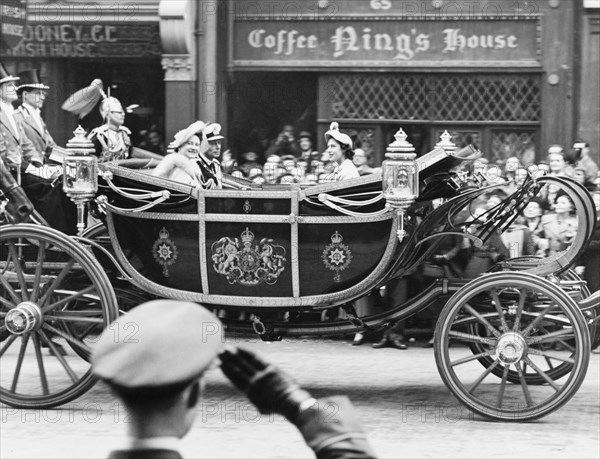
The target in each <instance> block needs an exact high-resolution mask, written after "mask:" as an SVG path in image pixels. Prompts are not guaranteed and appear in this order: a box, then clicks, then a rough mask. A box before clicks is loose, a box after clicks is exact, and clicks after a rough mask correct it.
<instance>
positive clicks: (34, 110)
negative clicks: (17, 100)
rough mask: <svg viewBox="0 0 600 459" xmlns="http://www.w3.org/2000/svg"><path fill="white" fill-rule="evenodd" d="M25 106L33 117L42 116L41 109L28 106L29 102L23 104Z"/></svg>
mask: <svg viewBox="0 0 600 459" xmlns="http://www.w3.org/2000/svg"><path fill="white" fill-rule="evenodd" d="M23 106H24V107H25V108H26V109H27V111H28V112H29V113H31V114H33V115H37V116H39V115H40V109H39V108H36V107H34V106H33V105H31V104H28V103H27V102H23Z"/></svg>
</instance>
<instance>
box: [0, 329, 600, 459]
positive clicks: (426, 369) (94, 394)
mask: <svg viewBox="0 0 600 459" xmlns="http://www.w3.org/2000/svg"><path fill="white" fill-rule="evenodd" d="M232 341H235V343H236V344H240V345H245V346H247V347H248V348H250V349H253V350H256V351H258V352H260V353H261V354H263V355H264V356H266V357H268V358H269V359H270V360H271V361H273V362H274V363H276V364H278V365H279V366H281V367H282V368H284V369H285V370H288V371H289V372H290V373H292V374H294V375H296V376H297V378H298V379H299V380H300V382H301V383H302V385H303V386H305V387H306V388H308V389H309V390H310V391H311V392H312V393H313V394H314V395H316V396H324V395H330V394H347V395H349V396H350V398H351V399H352V400H353V402H354V404H355V406H356V408H357V410H358V411H359V412H360V416H361V419H362V422H363V424H364V426H365V428H366V430H367V432H368V434H369V436H370V439H371V442H372V444H373V447H374V449H375V451H376V452H377V453H378V455H379V456H380V457H386V458H403V457H410V458H413V457H457V458H458V457H460V458H469V457H490V458H496V457H510V458H513V457H531V458H533V457H539V458H549V457H561V458H575V457H577V458H579V457H586V458H587V457H589V458H598V457H600V356H599V355H598V354H593V355H592V357H591V361H590V365H589V370H588V374H587V376H586V379H585V381H584V383H583V385H582V387H581V388H580V389H579V391H578V392H577V394H576V395H575V396H574V397H573V399H572V400H571V401H570V402H569V403H568V404H567V405H566V406H564V407H563V408H561V409H560V410H558V411H556V412H555V413H553V414H551V415H549V416H547V417H545V418H543V419H542V420H539V421H537V422H532V423H497V422H489V421H486V420H483V419H482V418H480V417H479V416H477V415H474V414H472V413H471V412H470V411H469V410H467V409H466V408H464V407H462V405H460V404H459V403H458V402H457V400H456V399H455V398H454V396H453V395H452V394H451V393H450V392H449V390H448V389H447V388H446V387H445V386H444V384H443V383H442V380H441V378H440V376H439V374H438V372H437V369H436V365H435V361H434V357H433V352H432V350H431V349H425V348H422V347H411V348H410V349H409V350H407V351H398V350H394V349H381V350H373V349H371V348H370V347H369V346H368V345H363V346H360V347H353V346H350V345H349V344H348V342H345V341H339V340H314V339H311V340H301V339H297V340H287V341H283V342H277V343H263V342H260V341H255V340H248V339H239V340H232ZM1 411H2V420H1V424H0V443H1V446H0V456H1V457H2V458H44V459H49V458H101V457H105V456H106V454H107V452H108V451H109V449H110V448H111V447H112V446H115V445H118V443H119V441H121V440H122V439H123V436H124V432H125V429H126V426H127V417H126V413H125V412H124V411H123V409H122V407H120V406H119V404H118V403H116V402H115V401H114V399H113V398H112V397H111V395H110V394H109V392H108V391H107V389H106V388H105V387H104V386H102V385H96V386H95V387H94V388H93V389H92V390H91V391H89V392H88V393H86V394H85V395H84V396H82V397H81V398H80V399H78V400H77V401H76V402H72V403H70V404H68V405H66V406H64V407H63V408H62V409H54V410H38V411H35V410H16V409H13V408H10V407H6V406H1ZM183 452H184V454H185V455H186V457H189V458H251V457H252V458H271V457H273V458H275V457H280V458H304V457H312V455H311V451H310V450H309V449H308V448H307V447H306V446H305V445H304V443H303V441H302V439H301V437H300V435H299V434H298V432H297V431H296V430H295V428H294V427H293V426H291V425H290V424H288V423H287V422H286V421H285V420H284V419H283V418H280V417H278V416H275V417H268V416H261V415H260V414H259V413H258V412H257V411H256V410H255V409H254V408H253V407H252V406H249V405H248V404H247V403H246V402H245V400H244V398H243V396H241V395H240V394H239V393H238V392H237V391H236V390H235V389H234V388H233V387H232V386H231V385H230V384H229V382H228V381H227V380H226V379H225V378H224V376H223V375H222V374H221V373H220V371H219V370H214V371H211V372H209V374H208V378H207V386H206V396H205V398H204V399H203V402H202V404H201V405H200V406H199V410H198V417H197V420H196V423H195V425H194V427H193V430H192V432H190V434H188V436H187V437H186V438H185V439H184V442H183Z"/></svg>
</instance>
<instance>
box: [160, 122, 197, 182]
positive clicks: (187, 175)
mask: <svg viewBox="0 0 600 459" xmlns="http://www.w3.org/2000/svg"><path fill="white" fill-rule="evenodd" d="M205 127H206V125H205V124H204V123H203V122H202V121H196V122H194V123H192V124H190V125H189V126H188V127H187V128H185V129H183V130H181V131H179V132H178V133H177V134H175V140H173V142H172V143H171V145H169V149H170V150H174V151H175V153H171V154H168V155H167V156H165V157H164V158H163V159H162V160H161V162H160V163H159V164H158V166H156V169H154V172H153V175H155V176H156V177H163V178H167V179H169V180H173V181H175V182H180V183H185V184H187V185H196V186H203V187H204V177H203V175H202V170H201V169H200V166H199V164H198V161H199V159H200V152H201V151H202V150H203V149H206V148H207V145H206V144H207V142H206V137H205V136H204V135H203V133H202V131H203V129H204V128H205Z"/></svg>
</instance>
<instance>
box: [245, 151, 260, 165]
mask: <svg viewBox="0 0 600 459" xmlns="http://www.w3.org/2000/svg"><path fill="white" fill-rule="evenodd" d="M242 158H244V160H245V161H247V162H249V163H254V162H256V161H258V155H257V154H256V153H254V152H253V151H247V152H246V153H244V154H243V155H242Z"/></svg>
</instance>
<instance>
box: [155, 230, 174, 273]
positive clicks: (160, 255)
mask: <svg viewBox="0 0 600 459" xmlns="http://www.w3.org/2000/svg"><path fill="white" fill-rule="evenodd" d="M152 256H153V257H154V260H155V261H156V262H157V263H158V264H159V265H161V266H162V268H163V276H165V277H169V266H171V265H172V264H173V263H175V261H177V256H178V251H177V246H176V245H175V243H174V242H173V241H171V239H169V232H168V231H167V229H166V228H165V227H164V226H163V229H161V230H160V231H159V233H158V239H157V240H156V241H154V244H153V245H152Z"/></svg>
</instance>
